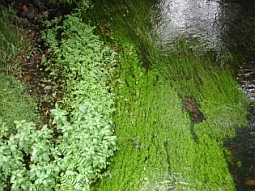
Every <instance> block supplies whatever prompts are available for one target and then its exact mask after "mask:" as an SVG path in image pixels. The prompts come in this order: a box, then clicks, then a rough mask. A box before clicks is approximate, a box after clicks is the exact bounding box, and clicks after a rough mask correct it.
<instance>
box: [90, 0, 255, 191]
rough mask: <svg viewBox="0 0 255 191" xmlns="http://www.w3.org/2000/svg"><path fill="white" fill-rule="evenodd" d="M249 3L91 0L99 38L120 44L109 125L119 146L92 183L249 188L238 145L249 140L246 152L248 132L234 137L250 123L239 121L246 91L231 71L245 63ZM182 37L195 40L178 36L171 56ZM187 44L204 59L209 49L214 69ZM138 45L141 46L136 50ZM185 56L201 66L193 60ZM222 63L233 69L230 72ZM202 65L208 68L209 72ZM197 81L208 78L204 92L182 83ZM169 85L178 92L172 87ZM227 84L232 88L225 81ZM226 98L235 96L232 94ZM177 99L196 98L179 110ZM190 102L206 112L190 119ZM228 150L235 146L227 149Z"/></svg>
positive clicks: (249, 31)
mask: <svg viewBox="0 0 255 191" xmlns="http://www.w3.org/2000/svg"><path fill="white" fill-rule="evenodd" d="M249 3H250V5H248V4H249ZM252 6H254V5H253V4H252V2H249V1H248V2H246V4H244V3H243V2H238V1H201V0H196V1H182V0H162V1H150V3H148V2H147V3H146V2H144V1H139V2H133V1H128V2H123V1H121V2H115V1H113V0H112V1H102V2H100V3H98V4H97V3H96V4H95V7H94V10H95V11H94V12H93V10H92V13H90V14H91V17H90V18H89V20H90V22H92V23H93V24H96V25H98V26H99V29H100V32H99V33H100V34H101V35H102V36H103V37H105V40H106V42H110V43H112V44H115V48H116V47H118V48H117V51H119V54H120V56H121V58H122V59H121V58H120V68H121V69H120V72H121V73H120V74H119V77H120V81H122V80H124V81H123V83H121V84H117V88H119V90H118V94H117V95H119V96H120V97H118V96H117V98H118V100H117V108H118V109H117V116H116V132H117V136H118V137H119V144H120V151H119V152H117V154H116V157H115V158H113V164H112V165H110V167H109V169H108V173H109V174H108V175H109V176H108V177H106V178H105V179H102V180H101V182H100V183H99V184H97V185H96V186H95V190H132V189H136V190H153V189H154V190H171V189H173V190H198V189H199V190H207V189H209V190H220V189H222V190H253V188H254V184H253V180H254V176H253V164H252V163H253V162H251V160H249V163H246V162H247V160H245V158H247V157H248V153H247V152H236V151H237V150H239V149H240V145H242V146H241V147H242V148H244V149H243V151H245V150H246V149H247V148H248V152H249V153H250V152H252V150H251V147H250V144H253V141H254V140H253V139H250V138H249V139H246V140H250V141H251V142H249V143H248V142H246V143H247V147H246V146H245V145H246V143H245V144H243V141H242V143H239V142H238V140H239V141H240V137H243V138H244V139H245V137H246V138H248V137H249V136H253V130H252V129H251V128H250V127H249V126H248V125H247V123H246V122H245V118H246V117H245V115H246V111H245V109H244V108H245V106H244V105H245V104H243V103H242V102H243V101H242V99H244V98H242V95H239V93H237V92H238V90H237V89H238V87H237V86H239V85H238V84H237V81H236V79H235V78H236V77H237V76H238V73H240V71H241V70H239V68H240V67H242V66H244V64H245V63H246V62H249V63H251V60H252V59H253V55H254V53H253V51H252V50H253V46H254V38H253V33H252V31H253V29H252V28H254V27H252V26H254V24H255V23H254V20H253V19H254V15H252V9H251V8H250V7H252ZM98 13H100V14H98ZM93 18H94V19H93ZM106 31H107V32H106ZM179 38H181V39H184V41H186V42H187V43H190V42H191V41H192V42H193V41H194V40H195V41H196V40H197V42H199V43H194V44H192V43H190V44H189V45H190V46H189V47H186V46H182V45H177V46H180V49H178V50H177V52H178V53H177V54H179V57H178V56H177V58H176V59H177V60H175V58H169V57H174V56H175V54H174V53H173V49H175V47H176V44H175V42H176V39H179ZM177 42H178V40H177ZM120 44H121V45H120ZM130 44H134V45H135V46H137V47H138V49H136V48H130V46H129V45H130ZM152 44H153V45H152ZM155 45H156V46H155ZM132 46H133V45H131V47H132ZM186 48H187V49H192V50H193V51H195V52H196V55H199V56H200V57H201V59H202V60H203V59H204V57H206V56H205V55H206V54H207V52H208V51H209V52H210V53H211V54H210V55H212V57H213V60H214V61H215V63H216V65H215V64H214V66H212V68H219V69H218V70H215V71H214V73H210V72H209V73H207V72H208V70H211V69H212V68H210V69H208V68H207V69H206V67H204V65H206V64H207V61H202V62H201V61H199V59H198V60H196V59H195V58H194V57H192V56H191V57H189V56H187V55H188V53H185V51H184V54H182V50H183V49H186ZM123 49H124V50H125V51H124V53H123V52H122V51H123ZM125 52H128V55H130V56H131V57H133V58H130V56H127V55H126V54H125ZM135 52H137V53H138V55H139V54H141V55H142V56H141V57H139V56H138V58H136V54H135ZM159 55H160V56H159ZM185 55H186V58H185ZM230 57H232V58H233V57H234V59H232V58H230ZM137 59H138V60H137ZM192 59H194V60H195V62H198V63H199V64H198V65H199V66H192V64H194V63H193V61H192ZM139 60H140V61H142V66H146V67H145V68H146V69H145V71H144V70H143V69H141V68H140V69H139V67H138V66H139V62H140V61H139ZM136 62H137V64H135V63H136ZM175 62H177V63H180V65H178V64H177V65H175V64H174V63H175ZM158 63H163V65H162V64H158ZM164 63H165V65H164ZM169 63H172V64H173V65H174V66H173V67H176V70H177V71H176V70H174V69H173V68H172V67H171V65H169ZM183 64H185V66H183ZM135 65H138V66H135ZM188 65H190V66H188ZM209 65H210V64H209ZM148 66H150V67H148ZM201 66H202V67H201ZM179 67H180V68H179ZM186 67H187V68H186ZM148 68H149V70H148ZM155 68H156V69H155ZM160 68H161V69H160ZM229 68H231V71H234V72H233V73H232V72H231V74H230V73H228V70H229ZM204 70H205V71H204ZM212 70H214V69H212ZM146 71H147V72H148V73H147V74H146ZM158 71H159V73H157V72H158ZM175 72H176V73H175ZM193 72H194V73H193ZM200 72H201V73H200ZM203 72H204V73H203ZM123 73H124V74H123ZM206 73H207V74H206ZM203 75H207V76H208V75H209V79H208V78H207V79H204V77H201V76H203ZM210 75H211V76H212V77H211V79H210ZM215 75H216V76H217V77H216V79H214V77H213V76H215ZM239 75H242V74H239ZM231 76H232V77H233V78H232V77H231ZM150 78H152V79H150ZM221 78H222V79H221ZM217 79H218V80H220V79H221V80H222V81H221V80H220V81H217ZM239 79H240V78H239ZM210 81H211V82H210ZM229 82H230V83H229ZM238 82H239V83H242V81H238ZM151 83H152V84H153V85H152V84H151ZM194 83H195V84H197V85H198V86H200V85H201V83H204V84H205V86H206V87H201V88H202V89H203V88H208V92H211V94H210V93H208V92H207V93H205V92H204V93H201V94H200V93H196V91H198V92H199V91H201V90H199V89H197V90H194V91H192V88H191V89H190V90H187V89H189V88H190V87H191V86H192V87H193V86H194ZM199 83H200V85H199ZM218 83H219V84H218ZM139 84H140V85H139ZM115 85H116V84H115ZM119 86H120V87H119ZM176 86H178V87H176ZM173 87H174V88H176V90H177V92H178V93H177V94H176V92H175V91H172V90H170V89H173ZM232 87H237V89H235V88H233V90H230V89H232ZM240 87H241V86H240ZM218 88H220V89H221V90H220V91H219V92H217V91H218ZM239 90H240V88H239ZM244 90H245V89H244ZM202 91H204V90H202ZM206 91H207V90H206ZM214 91H216V92H217V93H215V94H214ZM191 92H192V93H191ZM240 92H241V91H240ZM246 93H247V92H246ZM203 94H204V95H203ZM237 94H238V95H237ZM240 94H242V93H240ZM210 96H212V97H210ZM221 96H222V98H220V97H221ZM224 96H226V98H224ZM239 96H240V97H239ZM218 97H219V98H218ZM194 98H195V99H194ZM228 98H229V99H233V101H232V102H229V99H228ZM239 98H240V99H239ZM222 99H223V100H224V99H226V100H225V101H222ZM166 100H168V101H167V102H165V101H166ZM183 100H184V101H185V100H193V101H192V104H190V105H193V108H191V109H190V111H191V112H189V111H188V113H185V112H183V107H182V106H183V103H182V102H183ZM218 101H219V102H218ZM206 102H208V103H206ZM210 102H212V103H211V104H212V105H210ZM227 102H229V103H231V105H228V104H227ZM169 103H170V104H169ZM172 107H174V108H175V112H174V113H172V112H171V109H170V108H172ZM242 108H243V109H242ZM246 108H247V107H246ZM251 108H252V107H251ZM186 110H187V108H186ZM192 111H195V112H194V113H199V114H200V115H201V116H203V117H202V118H203V119H204V120H200V121H199V123H197V124H194V123H193V122H192V120H190V117H191V119H192V117H193V118H194V116H192V115H191V116H190V115H189V114H191V113H192ZM211 117H212V118H211ZM170 124H171V125H170ZM235 128H236V129H235ZM144 129H146V130H145V131H144ZM240 129H241V130H240ZM143 131H144V132H143ZM235 136H236V138H234V137H235ZM194 137H198V138H194ZM228 137H230V138H228ZM150 143H151V144H150ZM187 144H188V146H187ZM223 145H225V146H227V148H228V149H227V150H225V149H224V148H226V147H225V146H224V147H223ZM237 145H239V147H238V146H237ZM248 145H249V146H248ZM235 146H237V147H235ZM210 150H211V152H210ZM229 151H231V152H232V154H233V156H232V157H230V158H231V159H230V158H229V157H228V156H231V155H232V154H229ZM239 151H240V150H239ZM221 154H223V155H221ZM241 154H242V157H241V156H240V155H241ZM236 155H239V157H237V156H236ZM249 157H250V155H249ZM249 157H248V158H249ZM252 158H253V157H252ZM155 160H156V161H158V162H159V163H157V162H155ZM226 160H229V163H226ZM224 161H225V162H224ZM198 163H201V164H198ZM216 163H217V164H216ZM224 163H225V164H224ZM226 165H227V166H226ZM248 166H249V167H248ZM153 168H154V170H152V169H153ZM191 171H192V172H193V173H192V175H190V173H191ZM207 171H210V173H208V172H207ZM151 173H153V174H154V176H152V174H151ZM231 173H232V174H231ZM247 174H249V176H247ZM191 176H193V177H191ZM152 177H153V178H152ZM213 177H214V178H213ZM244 177H245V178H244ZM192 181H194V182H196V183H195V185H193V183H194V182H192ZM199 181H201V182H199ZM232 181H233V182H232ZM137 182H138V183H137ZM137 184H138V185H137ZM139 185H140V187H139ZM141 185H142V187H141ZM233 185H234V186H233Z"/></svg>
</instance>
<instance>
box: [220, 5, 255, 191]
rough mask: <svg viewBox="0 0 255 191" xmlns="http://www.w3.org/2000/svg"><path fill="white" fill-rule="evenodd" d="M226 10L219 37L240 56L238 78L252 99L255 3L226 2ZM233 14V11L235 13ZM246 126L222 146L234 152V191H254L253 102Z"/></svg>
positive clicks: (253, 90) (253, 84) (254, 79)
mask: <svg viewBox="0 0 255 191" xmlns="http://www.w3.org/2000/svg"><path fill="white" fill-rule="evenodd" d="M225 6H226V8H225V12H226V13H229V15H230V17H229V19H228V22H227V25H228V29H227V30H226V31H225V34H224V35H223V34H222V36H223V37H227V38H223V40H224V43H225V44H226V45H227V47H228V48H229V49H230V50H232V51H233V52H235V54H236V55H240V57H241V58H242V59H241V60H242V61H243V63H242V67H241V68H240V69H239V70H238V75H237V80H238V82H239V84H240V86H241V88H242V90H243V91H244V93H245V94H246V95H247V97H248V98H250V99H251V100H255V62H254V61H255V13H254V9H255V4H254V1H252V0H247V1H241V0H230V1H226V2H225ZM234 13H235V14H234ZM247 118H248V120H249V126H248V127H243V128H237V129H236V137H235V138H234V139H232V140H227V141H226V142H225V146H226V147H227V148H228V149H229V150H230V151H231V153H232V154H233V159H232V162H231V163H229V168H230V171H231V173H232V175H233V179H234V181H235V183H236V189H237V191H253V190H255V105H254V103H252V104H251V105H250V108H249V112H248V116H247Z"/></svg>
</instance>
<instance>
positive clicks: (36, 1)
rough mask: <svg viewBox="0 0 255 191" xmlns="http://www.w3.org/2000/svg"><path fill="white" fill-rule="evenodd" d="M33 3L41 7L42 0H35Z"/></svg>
mask: <svg viewBox="0 0 255 191" xmlns="http://www.w3.org/2000/svg"><path fill="white" fill-rule="evenodd" d="M33 5H34V6H37V7H39V6H40V5H41V1H40V0H34V1H33Z"/></svg>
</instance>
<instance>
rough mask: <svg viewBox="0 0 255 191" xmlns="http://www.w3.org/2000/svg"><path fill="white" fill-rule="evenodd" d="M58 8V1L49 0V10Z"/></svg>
mask: <svg viewBox="0 0 255 191" xmlns="http://www.w3.org/2000/svg"><path fill="white" fill-rule="evenodd" d="M57 6H58V4H57V1H56V0H48V2H47V7H49V9H56V8H57Z"/></svg>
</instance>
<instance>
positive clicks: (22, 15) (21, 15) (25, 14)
mask: <svg viewBox="0 0 255 191" xmlns="http://www.w3.org/2000/svg"><path fill="white" fill-rule="evenodd" d="M19 16H20V17H22V18H25V17H26V16H27V12H26V11H22V12H21V13H19Z"/></svg>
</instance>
